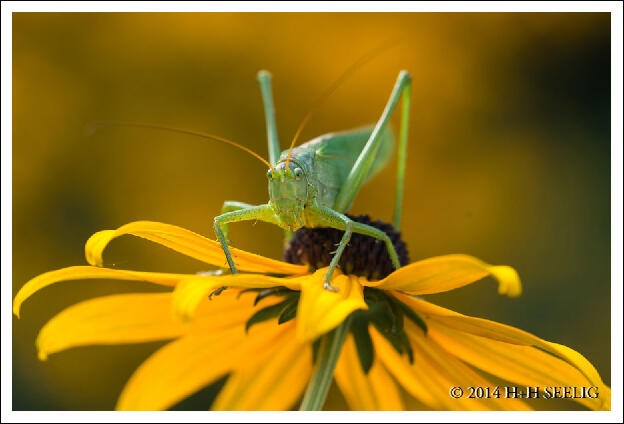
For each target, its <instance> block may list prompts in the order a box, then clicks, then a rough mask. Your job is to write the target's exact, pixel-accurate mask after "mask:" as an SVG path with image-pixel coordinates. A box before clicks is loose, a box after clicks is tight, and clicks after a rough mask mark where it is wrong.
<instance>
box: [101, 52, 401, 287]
mask: <svg viewBox="0 0 624 424" xmlns="http://www.w3.org/2000/svg"><path fill="white" fill-rule="evenodd" d="M383 48H385V47H382V49H383ZM379 50H380V49H378V50H376V51H373V52H371V54H369V55H368V56H365V57H363V58H361V59H360V61H358V62H356V63H354V64H353V65H352V66H351V68H349V69H348V70H347V71H346V72H345V73H343V74H342V76H341V77H340V78H339V79H338V80H336V81H335V82H334V84H333V85H332V86H331V87H330V89H329V90H328V91H326V92H325V93H324V95H323V96H321V97H320V98H319V99H317V100H318V102H317V104H318V103H320V101H322V100H323V99H324V98H325V97H327V95H329V94H331V92H332V91H333V90H334V89H335V88H336V87H337V86H338V85H339V83H340V82H341V80H343V79H344V78H345V77H346V76H347V75H348V74H349V73H350V72H352V71H353V70H355V69H357V67H358V66H359V65H361V64H362V63H363V62H365V61H367V60H369V59H370V58H371V57H373V56H374V55H376V54H377V53H378V52H379ZM258 83H259V85H260V90H261V93H262V100H263V105H264V112H265V118H266V127H267V139H268V147H269V160H268V161H267V160H265V159H264V158H262V157H261V156H260V155H258V154H257V153H255V152H253V151H252V150H250V149H248V148H246V147H244V146H242V145H240V144H238V143H235V142H233V141H230V140H228V139H225V138H223V137H219V136H215V135H212V134H207V133H201V132H197V131H189V130H185V129H179V128H173V127H163V126H160V125H154V124H142V123H119V122H100V123H96V124H94V125H92V126H91V129H92V130H95V129H96V128H97V127H100V126H117V125H121V126H134V127H143V128H154V129H160V130H167V131H173V132H177V133H183V134H187V135H193V136H198V137H202V138H208V139H211V140H214V141H219V142H222V143H226V144H230V145H232V146H235V147H238V148H240V149H242V150H244V151H246V152H247V153H249V154H251V155H252V156H254V157H255V158H256V159H259V160H260V161H262V162H263V163H265V164H266V165H268V167H269V170H268V172H267V179H268V183H269V202H268V203H266V204H264V205H259V206H253V205H249V204H246V203H242V202H237V201H226V202H225V203H224V204H223V208H222V209H221V215H218V216H217V217H215V218H214V228H215V231H216V233H217V237H218V239H219V242H220V243H221V247H222V248H223V252H224V253H225V257H226V259H227V263H228V266H229V268H230V271H231V272H232V273H233V274H236V273H238V271H237V269H236V265H235V264H234V261H233V260H232V255H231V254H230V250H229V247H228V241H227V235H228V224H230V223H232V222H240V221H249V220H260V221H264V222H268V223H271V224H275V225H278V226H279V227H281V228H282V229H283V230H284V231H285V235H286V238H287V239H288V238H289V237H290V235H292V233H293V232H294V231H296V230H297V229H299V228H301V227H304V226H305V227H308V228H314V227H330V228H335V229H338V230H343V231H344V235H343V237H342V239H341V241H340V243H339V244H338V246H337V249H336V251H335V253H334V256H333V257H332V260H331V262H330V264H329V269H328V271H327V273H326V275H325V279H324V288H325V289H327V290H332V291H336V290H337V288H336V287H334V286H332V285H331V278H332V275H333V273H334V270H335V269H336V267H337V265H338V263H339V260H340V256H341V255H342V252H343V250H344V248H345V246H346V245H347V244H348V243H349V239H350V238H351V234H352V233H353V232H355V233H360V234H364V235H367V236H370V237H374V238H376V239H378V240H382V241H383V242H384V243H385V244H386V247H387V249H388V253H389V255H390V259H391V260H392V263H393V265H394V267H395V268H399V267H400V264H399V259H398V256H397V253H396V251H395V249H394V246H393V245H392V242H391V241H390V239H389V238H388V236H387V235H386V233H384V232H383V231H381V230H379V229H377V228H374V227H371V226H369V225H366V224H362V223H358V222H354V221H352V220H351V219H350V218H348V217H347V216H346V215H345V213H346V212H347V211H348V210H349V208H350V207H351V204H352V203H353V200H354V198H355V196H356V195H357V193H358V191H359V189H360V187H361V185H362V184H363V183H364V182H366V181H367V180H368V179H370V178H372V177H373V176H374V175H375V174H377V173H378V172H379V171H381V170H382V169H383V168H384V167H385V166H386V165H387V163H388V161H389V159H390V157H391V155H392V151H393V148H394V144H395V143H394V136H393V134H392V131H391V129H390V128H389V126H388V121H389V120H390V117H391V116H392V113H393V111H394V109H395V108H396V106H397V104H398V103H399V100H401V98H402V113H401V126H400V133H399V147H398V153H397V155H398V167H397V190H396V198H395V205H394V216H393V221H392V222H393V225H394V227H395V229H397V230H398V229H399V226H400V222H401V208H402V204H403V182H404V178H405V163H406V156H407V132H408V123H409V111H410V93H411V77H410V76H409V74H408V73H407V71H401V72H400V73H399V76H398V78H397V81H396V83H395V86H394V89H393V90H392V93H391V95H390V99H389V100H388V103H387V104H386V107H385V109H384V111H383V113H382V115H381V118H380V119H379V120H378V121H377V123H376V124H375V126H371V127H367V128H359V129H355V130H351V131H345V132H339V133H332V134H326V135H322V136H320V137H317V138H315V139H313V140H310V141H308V142H306V143H303V144H301V145H300V146H297V147H294V146H295V142H296V140H297V138H298V136H299V134H300V133H301V130H302V128H303V126H304V125H305V124H306V122H307V120H308V119H309V118H310V116H311V112H312V111H313V110H314V109H311V110H310V111H309V112H308V114H307V115H306V117H305V118H304V119H303V121H302V122H301V124H300V125H299V128H298V129H297V131H296V133H295V136H294V137H293V140H292V142H291V145H290V148H289V149H288V150H284V151H283V152H281V154H280V147H279V141H278V136H277V129H276V123H275V112H274V107H273V96H272V90H271V76H270V74H269V73H268V72H267V71H260V72H259V73H258ZM224 289H225V287H221V288H219V289H217V290H215V291H214V292H213V293H211V295H210V296H212V295H217V294H219V293H221V291H223V290H224Z"/></svg>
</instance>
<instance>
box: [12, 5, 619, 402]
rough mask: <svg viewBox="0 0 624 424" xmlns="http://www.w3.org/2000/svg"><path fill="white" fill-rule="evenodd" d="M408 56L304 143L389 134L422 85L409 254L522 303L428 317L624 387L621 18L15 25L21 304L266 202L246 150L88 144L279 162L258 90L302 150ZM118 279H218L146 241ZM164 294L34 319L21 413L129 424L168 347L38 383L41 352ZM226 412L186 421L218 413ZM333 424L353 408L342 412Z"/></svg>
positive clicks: (234, 233) (496, 301) (108, 351)
mask: <svg viewBox="0 0 624 424" xmlns="http://www.w3.org/2000/svg"><path fill="white" fill-rule="evenodd" d="M395 38H398V39H400V40H402V41H401V43H400V44H398V45H397V46H396V47H394V48H392V49H390V50H388V51H385V52H384V53H382V54H380V55H379V56H378V57H377V58H376V59H375V60H373V61H371V62H370V63H368V64H367V65H366V66H364V67H362V68H361V69H360V70H358V71H357V73H356V74H355V75H353V77H352V78H350V79H349V80H348V81H347V82H345V83H344V84H343V85H342V86H341V87H340V88H339V89H338V90H337V91H336V92H335V93H334V94H333V95H332V97H331V98H330V99H329V100H328V101H327V102H326V103H325V104H324V105H323V107H322V110H321V111H320V112H319V113H318V114H317V115H315V116H314V117H313V118H312V120H311V121H310V123H309V124H308V125H307V127H306V129H305V130H304V132H303V134H302V140H303V139H310V138H312V137H314V136H317V135H319V134H322V133H326V132H330V131H335V130H343V129H349V128H353V127H357V126H360V125H363V124H368V123H372V122H374V121H375V120H376V119H377V118H378V117H379V115H380V114H381V111H382V109H383V107H384V105H385V102H386V101H387V98H388V96H389V94H390V91H391V89H392V86H393V84H394V81H395V78H396V76H397V74H398V72H399V71H400V70H401V69H407V70H409V71H410V73H411V74H412V76H413V94H412V101H413V109H412V116H411V128H410V144H409V156H408V171H407V181H406V196H405V197H406V201H405V212H404V220H405V223H404V226H403V234H404V238H405V240H406V241H407V243H408V246H409V248H410V255H411V259H412V261H413V260H417V259H421V258H426V257H429V256H434V255H439V254H447V253H468V254H472V255H475V256H477V257H479V258H481V259H483V260H485V261H487V262H489V263H493V264H508V265H512V266H514V267H515V268H516V269H517V270H518V272H519V273H520V276H521V278H522V279H523V283H524V289H525V293H524V294H523V296H522V297H520V298H518V299H508V298H505V297H500V296H498V295H497V294H496V290H495V284H494V282H493V281H492V280H486V281H484V282H482V283H479V284H475V285H473V286H470V287H466V288H463V289H459V290H456V291H454V292H451V293H446V294H440V295H435V296H428V297H427V298H428V299H429V300H432V301H434V302H437V303H439V304H441V305H443V306H446V307H450V308H453V309H455V310H458V311H460V312H463V313H467V314H473V315H477V316H480V317H486V318H490V319H494V320H497V321H500V322H504V323H507V324H510V325H514V326H517V327H520V328H522V329H525V330H527V331H530V332H532V333H535V334H536V335H538V336H540V337H543V338H545V339H547V340H550V341H555V342H558V343H562V344H565V345H567V346H570V347H572V348H574V349H577V350H578V351H579V352H581V353H582V354H584V355H585V356H586V357H587V358H588V359H589V360H590V361H592V363H593V364H594V365H595V366H596V367H597V369H598V370H599V372H600V374H601V375H602V377H603V379H604V380H605V382H606V383H610V381H611V378H610V372H611V367H610V83H609V79H610V17H609V14H597V13H593V14H573V13H565V14H563V13H562V14H557V13H548V14H530V13H522V14H511V13H507V14H499V13H489V14H409V13H405V14H394V13H391V14H375V13H368V14H359V13H354V14H349V13H346V14H322V13H308V14H293V13H282V14H276V13H265V14H247V13H245V14H233V13H226V14H216V13H215V14H210V13H208V14H206V13H193V14H190V13H179V14H169V13H167V14H163V13H158V14H143V13H133V14H129V13H128V14H117V13H90V14H82V13H65V14H59V13H45V14H43V13H42V14H38V13H28V14H26V13H15V14H13V294H15V293H16V291H17V290H18V289H19V287H21V286H22V285H23V284H24V283H25V282H26V281H27V280H28V279H30V278H32V277H34V276H36V275H37V274H40V273H42V272H45V271H49V270H52V269H56V268H61V267H65V266H69V265H82V264H85V260H84V258H83V246H84V242H85V241H86V240H87V238H88V237H89V236H90V235H91V234H92V233H94V232H96V231H98V230H102V229H112V228H115V227H118V226H120V225H122V224H125V223H127V222H130V221H135V220H143V219H147V220H156V221H163V222H167V223H171V224H177V225H180V226H183V227H185V228H188V229H191V230H194V231H196V232H199V233H202V234H204V235H207V236H208V237H211V238H214V234H213V228H212V218H213V217H214V216H215V215H217V214H218V213H219V210H220V208H221V205H222V203H223V201H224V200H239V201H244V202H248V203H254V204H260V203H264V202H266V201H267V200H268V194H267V188H266V186H267V182H266V178H265V171H266V170H265V169H264V168H265V167H264V166H263V165H262V164H260V163H259V162H258V161H256V160H254V159H253V158H251V157H249V156H247V155H245V154H243V153H242V152H239V151H237V150H236V149H233V148H231V147H228V146H224V145H220V144H217V143H210V142H205V141H202V140H199V139H194V138H189V137H185V136H182V135H175V134H170V133H165V132H156V131H152V130H145V129H131V128H123V129H120V128H116V129H112V128H109V129H105V130H102V131H100V132H98V133H96V134H95V135H93V136H88V135H86V134H85V131H84V128H85V126H86V125H88V124H89V123H92V122H94V121H100V120H123V121H146V122H154V123H159V124H162V125H171V126H178V127H185V128H189V129H195V130H198V131H206V132H212V133H215V134H219V135H222V136H224V137H228V138H231V139H232V140H236V141H239V142H241V143H242V144H244V145H246V146H248V147H250V148H252V149H253V150H255V151H257V152H259V153H260V154H262V155H263V156H265V157H266V156H267V148H266V136H265V127H264V116H263V110H262V102H261V98H260V93H259V89H258V87H257V85H256V80H255V75H256V72H257V71H258V70H259V69H268V70H270V71H271V72H272V74H273V82H274V96H275V104H276V113H277V122H278V129H279V134H280V138H281V142H282V146H283V148H286V146H287V144H288V142H289V141H290V138H291V137H292V135H293V132H294V131H295V129H296V127H297V125H298V124H299V122H300V120H301V119H302V118H303V116H304V114H305V112H306V111H307V108H308V106H309V105H310V103H311V102H313V101H314V100H315V99H316V97H317V96H318V95H319V94H320V93H321V92H322V91H323V90H324V89H325V88H327V87H328V85H330V84H331V83H332V82H333V80H334V79H335V78H336V77H337V76H338V75H340V73H341V72H342V71H343V70H344V69H346V68H347V67H348V66H350V65H351V64H352V63H353V62H354V61H356V60H357V59H358V58H359V57H361V56H362V55H364V54H366V53H367V52H369V51H370V50H371V49H373V48H375V47H376V46H378V45H379V44H380V43H382V42H384V41H386V40H389V39H395ZM393 125H394V127H395V128H397V127H398V119H397V117H395V118H394V119H393ZM394 173H395V167H394V162H393V163H392V164H391V166H390V167H389V168H388V169H386V170H385V171H384V172H383V173H382V174H380V175H379V176H378V177H377V178H376V179H375V180H374V181H372V182H371V183H369V184H368V185H367V186H366V187H364V189H363V190H362V191H361V192H360V193H359V195H358V197H357V200H356V202H355V204H354V207H353V209H352V212H353V213H358V214H359V213H368V214H370V215H372V216H373V217H374V218H379V219H384V220H387V221H389V220H390V218H391V214H392V201H393V196H394V192H393V187H394V184H395V181H394ZM390 187H392V190H391V189H390ZM230 233H231V239H232V242H233V244H234V246H236V247H240V248H244V249H248V250H251V251H254V252H258V253H261V254H263V255H267V256H271V257H276V258H279V257H281V254H282V252H281V232H280V230H279V229H278V228H277V227H272V226H270V225H268V224H263V223H258V225H253V224H251V223H243V224H235V225H233V226H232V228H231V231H230ZM105 261H106V262H107V265H113V264H114V266H117V267H121V268H128V269H140V270H157V271H169V272H195V271H199V270H202V269H206V268H205V267H204V266H203V265H202V264H201V263H199V262H196V261H194V260H191V259H187V258H184V257H182V256H181V255H178V254H176V253H173V252H171V251H169V250H167V249H165V248H161V247H158V246H155V245H153V244H150V243H147V242H144V241H140V240H137V239H133V238H130V237H128V238H123V239H120V240H119V241H115V242H114V244H113V245H112V246H111V247H110V248H109V249H108V250H107V253H106V255H105ZM147 290H156V289H154V288H153V287H152V286H150V285H148V284H142V283H131V282H115V281H76V282H66V283H62V284H59V285H57V286H55V287H50V288H48V289H45V291H43V292H41V293H39V294H37V295H35V296H34V297H33V298H32V299H31V300H29V301H28V302H27V303H26V304H25V305H24V307H23V309H22V319H21V320H17V319H15V318H14V321H13V408H14V409H16V410H23V409H111V408H113V407H114V404H115V400H116V397H117V396H118V394H119V392H120V390H121V388H122V387H123V385H124V383H125V381H126V379H127V378H128V377H129V376H130V374H131V372H132V371H133V370H134V369H135V368H136V367H137V366H138V365H139V364H140V363H141V362H142V361H143V360H144V359H145V358H146V357H147V356H148V355H149V354H150V353H151V352H153V351H154V350H155V349H156V348H157V347H158V346H160V345H162V343H149V344H141V345H130V346H128V345H127V346H102V347H89V348H78V349H71V350H69V351H67V352H63V353H60V354H56V355H52V356H51V357H50V359H49V360H48V361H47V362H39V361H38V360H37V356H36V351H35V347H34V341H35V338H36V334H37V331H38V330H39V329H40V328H41V326H42V325H43V324H44V323H45V322H46V321H47V320H48V319H50V318H51V317H52V316H53V315H54V314H56V313H58V312H59V311H61V310H62V309H63V308H64V307H66V306H69V305H71V304H73V303H75V302H77V301H79V300H82V299H87V298H91V297H95V296H99V295H104V294H110V293H120V292H131V291H147ZM215 360H218V358H215ZM206 365H207V366H209V364H206ZM213 393H214V390H210V389H209V390H205V391H203V392H200V393H199V394H198V395H196V396H194V397H192V398H191V399H189V400H187V401H185V402H184V403H183V404H182V405H180V406H179V407H180V408H189V409H202V408H205V407H206V406H207V405H209V402H210V399H211V398H212V395H213ZM328 407H330V408H343V407H344V403H343V402H342V400H341V399H340V395H339V394H338V392H337V391H332V392H331V393H330V403H329V405H328ZM541 407H542V408H548V409H553V408H554V409H558V408H576V406H575V405H573V404H571V403H563V402H560V403H557V402H552V401H550V402H545V403H542V404H541Z"/></svg>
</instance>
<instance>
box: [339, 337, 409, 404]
mask: <svg viewBox="0 0 624 424" xmlns="http://www.w3.org/2000/svg"><path fill="white" fill-rule="evenodd" d="M334 377H335V379H336V383H337V384H338V387H339V388H340V391H341V392H342V394H343V395H344V397H345V399H346V400H347V403H348V404H349V408H350V409H351V410H353V411H403V410H404V409H405V408H404V407H403V401H402V400H401V394H400V393H399V389H398V387H397V385H396V383H395V382H394V380H393V379H392V377H390V374H388V371H386V369H385V368H384V366H383V364H382V363H381V360H380V359H378V358H376V359H375V361H374V362H373V366H372V367H371V369H370V370H369V372H368V374H364V372H363V371H362V367H361V365H360V360H359V358H358V353H357V349H356V347H355V341H354V340H353V336H352V335H351V334H350V335H349V336H348V337H347V340H346V341H345V344H344V346H343V347H342V352H341V353H340V358H339V359H338V364H337V365H336V371H335V373H334Z"/></svg>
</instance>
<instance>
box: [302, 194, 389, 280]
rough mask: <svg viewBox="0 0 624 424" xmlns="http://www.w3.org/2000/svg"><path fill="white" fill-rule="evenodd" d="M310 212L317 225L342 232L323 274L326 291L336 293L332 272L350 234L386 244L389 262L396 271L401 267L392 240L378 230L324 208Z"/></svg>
mask: <svg viewBox="0 0 624 424" xmlns="http://www.w3.org/2000/svg"><path fill="white" fill-rule="evenodd" d="M310 212H311V213H312V215H313V219H314V221H315V222H316V223H317V224H320V225H325V226H328V227H331V228H336V229H338V230H344V234H343V236H342V239H341V240H340V243H339V244H338V249H336V253H335V254H334V257H333V258H332V260H331V262H330V263H329V269H328V270H327V274H325V279H324V282H323V287H324V288H325V289H326V290H331V291H338V288H337V287H335V286H332V285H331V278H332V275H333V273H334V270H335V269H336V267H337V266H338V263H339V261H340V257H341V256H342V252H343V251H344V249H345V247H346V246H347V244H348V243H349V240H350V239H351V234H352V233H358V234H363V235H366V236H370V237H374V238H376V239H378V240H382V241H383V242H384V243H385V244H386V249H388V254H389V255H390V260H391V261H392V264H393V265H394V268H395V269H398V268H400V267H401V263H400V261H399V255H398V254H397V252H396V249H395V248H394V245H393V244H392V240H390V237H388V235H387V234H386V233H384V232H383V231H381V230H380V229H378V228H375V227H372V226H370V225H366V224H362V223H359V222H354V221H353V220H351V219H350V218H349V217H348V216H346V215H343V214H341V213H340V212H336V211H335V210H333V209H330V208H328V207H325V206H318V207H312V208H310Z"/></svg>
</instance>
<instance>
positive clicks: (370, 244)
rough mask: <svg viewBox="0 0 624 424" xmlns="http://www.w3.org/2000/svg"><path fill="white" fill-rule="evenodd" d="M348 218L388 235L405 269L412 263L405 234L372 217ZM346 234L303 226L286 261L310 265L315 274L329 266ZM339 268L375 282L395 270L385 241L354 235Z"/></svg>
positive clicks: (350, 216)
mask: <svg viewBox="0 0 624 424" xmlns="http://www.w3.org/2000/svg"><path fill="white" fill-rule="evenodd" d="M347 216H348V217H349V218H351V219H352V220H353V221H355V222H359V223H362V224H366V225H370V226H371V227H375V228H377V229H380V230H381V231H383V232H384V233H386V234H387V235H388V237H390V240H391V241H392V244H393V245H394V249H395V250H396V252H397V255H398V256H399V262H400V264H401V266H404V265H407V264H408V263H409V255H408V252H407V245H406V244H405V242H404V241H403V240H402V239H401V233H400V232H398V231H395V230H394V227H393V226H392V225H390V224H388V223H386V222H383V221H379V220H377V221H373V220H371V218H370V217H369V216H368V215H360V216H352V215H347ZM343 234H344V231H342V230H337V229H335V228H306V227H302V228H300V229H299V230H297V231H296V232H295V234H294V235H293V237H292V239H291V240H290V243H289V245H288V248H287V249H286V251H285V252H284V260H285V261H286V262H289V263H291V264H297V265H308V266H309V267H310V268H311V271H314V270H316V269H319V268H323V267H326V266H328V265H329V262H330V261H331V259H332V257H333V252H334V251H335V250H336V247H337V245H338V243H340V239H341V238H342V235H343ZM339 266H340V269H341V270H342V272H343V273H345V274H354V275H359V276H363V277H366V278H367V279H368V280H371V281H372V280H379V279H382V278H384V277H387V276H388V275H390V274H391V273H392V271H394V266H393V265H392V261H391V260H390V255H389V254H388V249H386V244H385V243H384V242H383V240H378V239H375V238H373V237H370V236H365V235H363V234H356V233H353V235H352V236H351V240H350V241H349V244H348V245H347V246H346V247H345V249H344V251H343V253H342V256H341V257H340V261H339Z"/></svg>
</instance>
